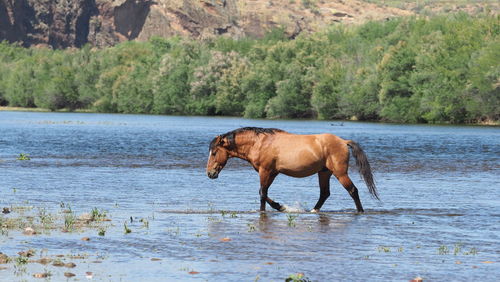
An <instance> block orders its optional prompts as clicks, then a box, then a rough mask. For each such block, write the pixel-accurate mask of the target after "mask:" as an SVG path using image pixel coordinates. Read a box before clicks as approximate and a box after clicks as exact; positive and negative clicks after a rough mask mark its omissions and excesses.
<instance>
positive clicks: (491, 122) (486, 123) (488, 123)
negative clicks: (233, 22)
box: [0, 106, 500, 127]
mask: <svg viewBox="0 0 500 282" xmlns="http://www.w3.org/2000/svg"><path fill="white" fill-rule="evenodd" d="M0 112H38V113H50V112H52V113H89V114H132V113H103V112H96V111H92V110H86V109H76V110H73V111H71V110H69V109H59V110H55V111H52V110H50V109H46V108H26V107H10V106H0ZM143 115H157V114H148V113H144V114H143ZM181 116H182V115H181ZM186 117H188V116H186ZM214 117H233V116H214ZM238 118H244V117H238ZM292 120H300V119H292ZM305 120H318V119H305ZM325 121H338V122H343V121H358V120H357V119H351V120H325ZM360 122H373V123H391V124H405V125H462V126H492V127H495V126H500V121H494V120H485V121H481V122H476V123H398V122H388V121H380V120H363V121H360Z"/></svg>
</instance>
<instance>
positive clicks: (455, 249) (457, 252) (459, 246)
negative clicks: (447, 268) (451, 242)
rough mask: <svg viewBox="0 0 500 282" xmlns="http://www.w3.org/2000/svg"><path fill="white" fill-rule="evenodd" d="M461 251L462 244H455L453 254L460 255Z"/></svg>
mask: <svg viewBox="0 0 500 282" xmlns="http://www.w3.org/2000/svg"><path fill="white" fill-rule="evenodd" d="M461 250H462V244H460V243H457V244H455V247H454V248H453V254H454V255H458V254H460V251H461Z"/></svg>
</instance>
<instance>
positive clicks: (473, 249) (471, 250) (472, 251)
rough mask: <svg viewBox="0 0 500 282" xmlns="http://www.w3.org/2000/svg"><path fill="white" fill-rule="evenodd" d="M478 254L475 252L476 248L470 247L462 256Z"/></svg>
mask: <svg viewBox="0 0 500 282" xmlns="http://www.w3.org/2000/svg"><path fill="white" fill-rule="evenodd" d="M478 253H479V252H478V251H477V249H476V248H474V247H472V248H471V249H470V250H469V251H468V252H465V253H464V255H466V256H468V255H473V256H475V255H477V254H478Z"/></svg>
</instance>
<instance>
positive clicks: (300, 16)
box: [0, 0, 412, 48]
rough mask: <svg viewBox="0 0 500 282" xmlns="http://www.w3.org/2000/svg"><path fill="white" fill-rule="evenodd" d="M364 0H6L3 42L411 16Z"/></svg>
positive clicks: (298, 27) (314, 25)
mask: <svg viewBox="0 0 500 282" xmlns="http://www.w3.org/2000/svg"><path fill="white" fill-rule="evenodd" d="M410 14H412V12H411V11H408V10H403V9H398V8H394V7H392V8H391V7H387V6H385V7H382V6H378V5H375V4H370V3H366V2H363V1H357V0H349V1H343V0H337V1H321V0H274V1H272V0H0V40H8V41H9V42H20V43H21V44H22V45H24V46H33V45H35V46H36V45H45V46H51V47H53V48H67V47H81V46H82V45H84V44H87V43H88V44H91V45H93V46H97V47H105V46H110V45H114V44H116V43H118V42H122V41H125V40H133V39H136V40H147V39H148V38H150V37H151V36H163V37H166V36H172V35H181V36H189V37H193V38H207V37H212V36H218V35H223V36H231V37H233V38H240V37H243V36H255V37H260V36H262V35H264V34H265V33H266V32H267V31H269V30H271V29H273V28H276V27H280V28H284V29H285V31H286V33H287V34H288V36H290V37H294V36H296V35H297V34H299V33H301V32H311V31H316V30H319V29H321V28H323V27H325V26H327V25H331V24H335V23H359V22H364V21H366V20H383V19H386V18H390V17H396V16H403V15H410Z"/></svg>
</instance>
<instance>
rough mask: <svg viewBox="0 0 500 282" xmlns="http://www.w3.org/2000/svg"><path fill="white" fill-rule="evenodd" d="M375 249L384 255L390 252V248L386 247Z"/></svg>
mask: <svg viewBox="0 0 500 282" xmlns="http://www.w3.org/2000/svg"><path fill="white" fill-rule="evenodd" d="M377 249H378V251H379V252H384V253H389V252H390V251H391V248H390V247H386V246H378V248H377Z"/></svg>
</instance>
